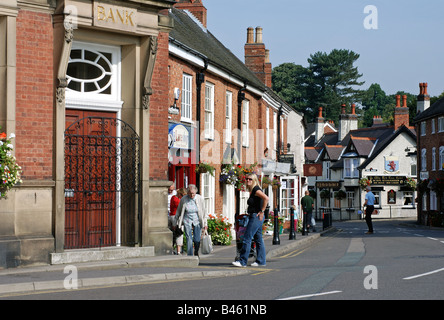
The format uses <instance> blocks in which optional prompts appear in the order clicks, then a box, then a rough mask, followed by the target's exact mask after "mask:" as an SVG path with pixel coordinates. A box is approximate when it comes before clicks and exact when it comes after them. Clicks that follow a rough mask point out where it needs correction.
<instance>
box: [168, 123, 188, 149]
mask: <svg viewBox="0 0 444 320" xmlns="http://www.w3.org/2000/svg"><path fill="white" fill-rule="evenodd" d="M168 147H169V148H176V149H191V148H190V131H189V130H188V129H187V127H185V126H184V125H182V124H170V125H169V129H168Z"/></svg>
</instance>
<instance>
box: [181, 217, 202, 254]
mask: <svg viewBox="0 0 444 320" xmlns="http://www.w3.org/2000/svg"><path fill="white" fill-rule="evenodd" d="M183 225H184V227H185V236H186V237H187V254H188V255H189V256H192V255H193V243H194V244H196V243H199V244H200V237H201V232H202V228H201V227H200V224H198V225H197V226H196V225H194V223H192V222H191V221H189V220H184V222H183ZM191 233H193V234H191ZM191 240H192V241H191Z"/></svg>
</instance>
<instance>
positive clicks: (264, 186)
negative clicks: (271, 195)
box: [262, 176, 271, 189]
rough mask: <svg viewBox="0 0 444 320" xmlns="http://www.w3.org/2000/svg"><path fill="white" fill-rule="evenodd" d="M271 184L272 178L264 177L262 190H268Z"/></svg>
mask: <svg viewBox="0 0 444 320" xmlns="http://www.w3.org/2000/svg"><path fill="white" fill-rule="evenodd" d="M270 184H271V180H270V178H268V177H267V176H263V177H262V189H266V188H268V186H269V185H270Z"/></svg>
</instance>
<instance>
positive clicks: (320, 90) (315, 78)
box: [308, 49, 364, 121]
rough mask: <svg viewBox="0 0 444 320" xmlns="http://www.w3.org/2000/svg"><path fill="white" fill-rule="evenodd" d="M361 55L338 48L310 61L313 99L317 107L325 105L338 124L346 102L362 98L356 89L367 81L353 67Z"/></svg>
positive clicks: (327, 116) (314, 55) (311, 58)
mask: <svg viewBox="0 0 444 320" xmlns="http://www.w3.org/2000/svg"><path fill="white" fill-rule="evenodd" d="M358 58H359V54H357V53H354V52H353V51H351V50H345V49H341V50H338V49H334V50H332V51H331V52H330V53H329V54H327V53H325V52H316V53H315V54H312V55H310V58H309V59H308V63H309V67H308V69H309V70H310V73H311V80H312V82H311V84H310V87H311V94H312V96H311V100H312V103H314V104H315V105H316V106H324V107H325V108H324V109H325V110H326V114H325V116H324V117H325V118H327V119H328V120H334V121H337V119H338V117H339V113H340V107H341V105H342V104H343V103H346V104H350V103H351V102H353V101H356V100H357V99H359V98H360V96H361V94H362V93H361V91H360V90H359V89H357V88H356V87H358V86H361V85H363V84H364V82H359V81H358V79H359V78H360V77H362V74H360V73H359V72H358V68H357V67H354V66H353V64H354V63H355V61H356V60H358Z"/></svg>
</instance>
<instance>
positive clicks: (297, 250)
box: [277, 247, 309, 259]
mask: <svg viewBox="0 0 444 320" xmlns="http://www.w3.org/2000/svg"><path fill="white" fill-rule="evenodd" d="M307 249H309V247H308V248H305V249H296V250H294V251H291V252H289V253H287V254H284V255H283V256H279V257H277V258H278V259H285V258H293V257H296V256H298V255H300V254H301V253H302V252H304V251H306V250H307Z"/></svg>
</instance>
